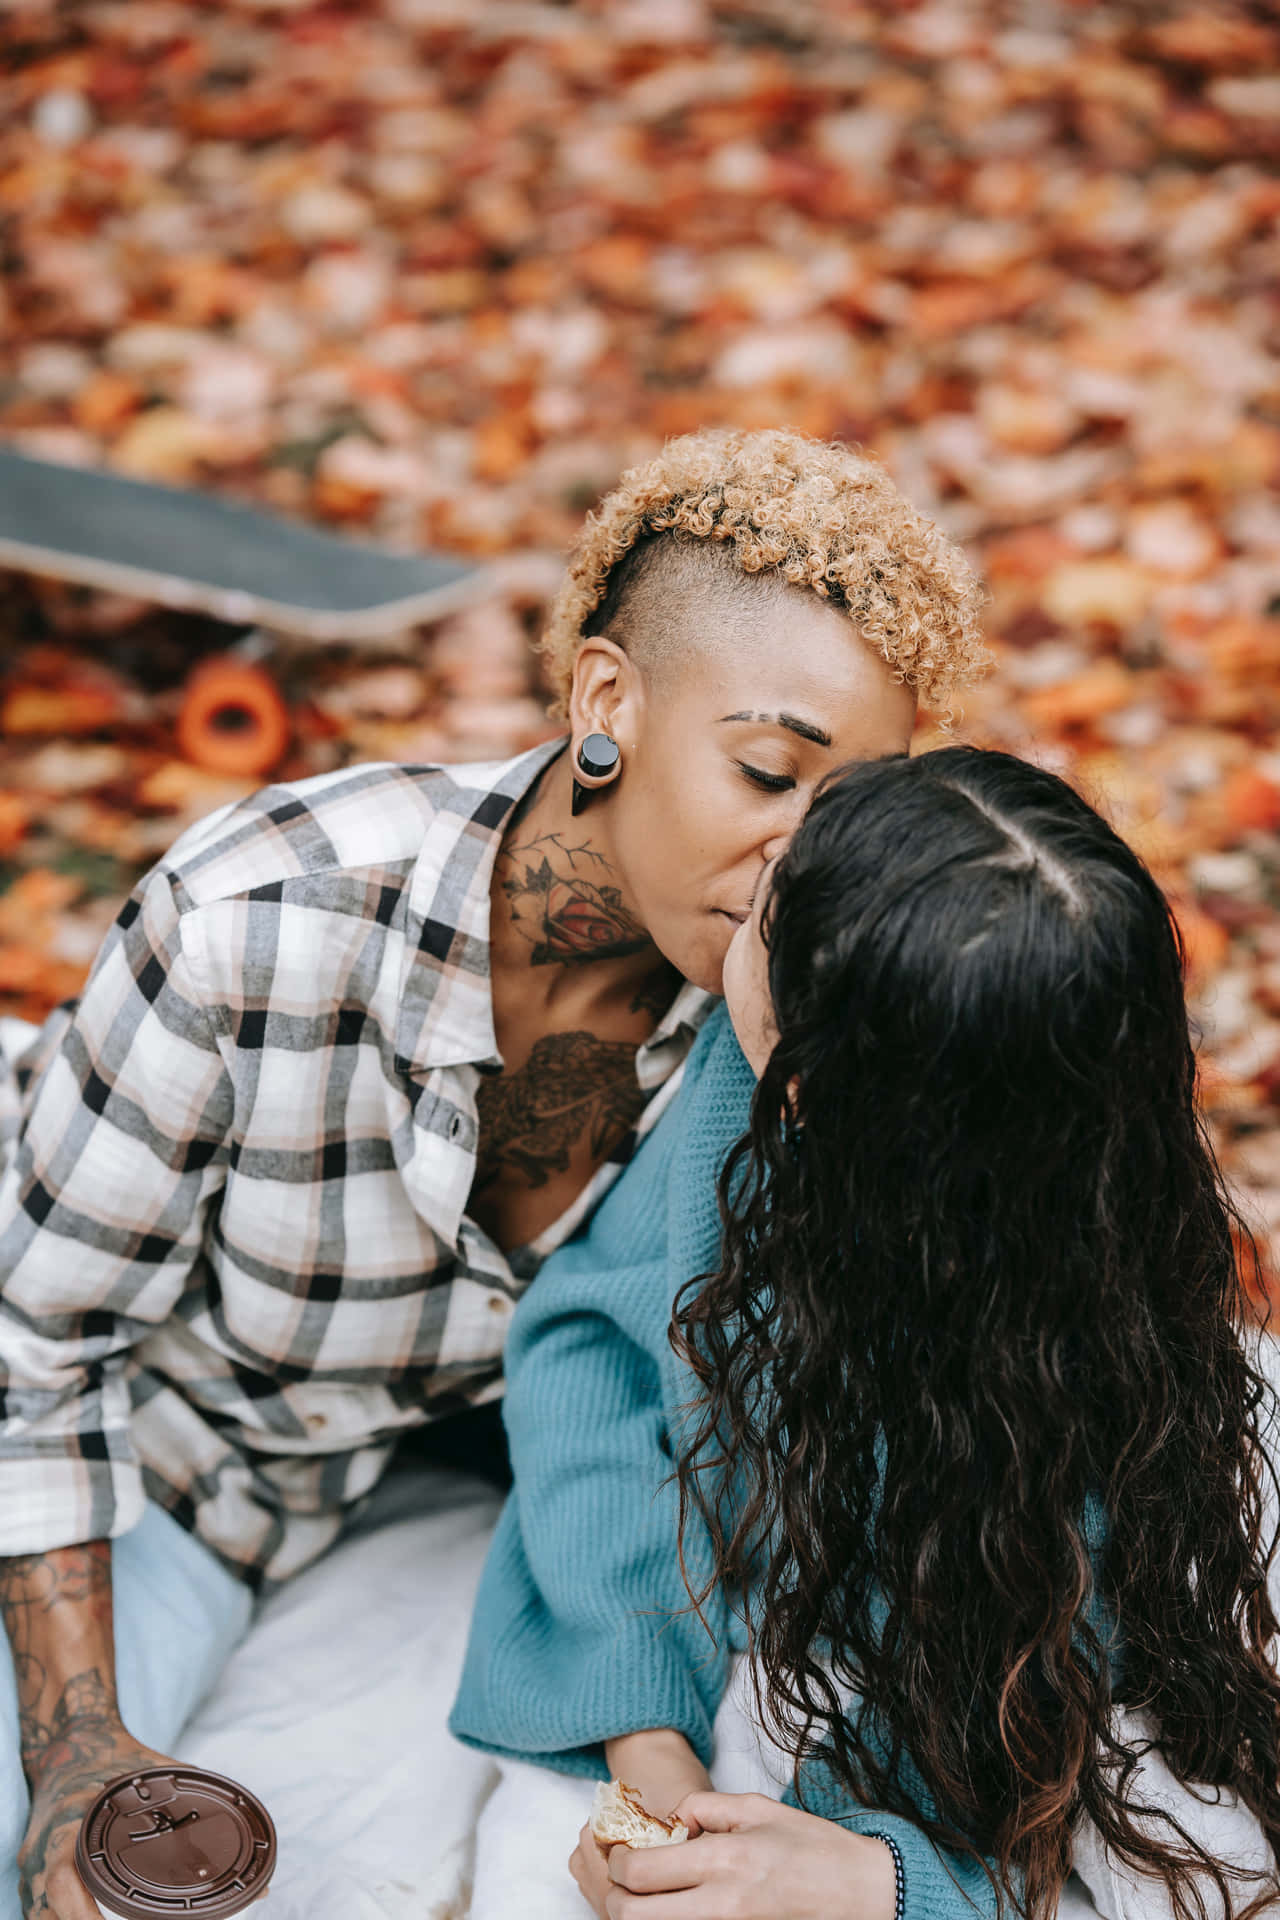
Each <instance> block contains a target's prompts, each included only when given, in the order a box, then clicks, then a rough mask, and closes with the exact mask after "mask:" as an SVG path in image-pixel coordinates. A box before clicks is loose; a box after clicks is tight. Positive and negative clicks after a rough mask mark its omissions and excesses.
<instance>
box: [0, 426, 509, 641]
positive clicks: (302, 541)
mask: <svg viewBox="0 0 1280 1920" xmlns="http://www.w3.org/2000/svg"><path fill="white" fill-rule="evenodd" d="M0 567H10V568H13V569H15V570H16V571H19V572H23V573H38V574H42V575H45V576H47V577H50V578H52V579H55V580H69V581H73V582H75V583H77V584H79V585H81V586H88V587H97V588H101V589H105V590H106V591H108V592H113V593H123V594H130V595H133V596H135V597H137V598H140V599H145V600H152V601H155V602H156V603H157V604H158V605H160V606H165V607H182V608H189V609H193V610H195V611H197V612H200V613H207V614H210V615H212V616H213V618H214V619H217V620H225V621H227V622H228V623H229V624H231V625H234V626H257V627H265V628H268V629H270V630H271V631H273V632H276V633H283V634H293V635H297V636H298V637H299V638H301V639H304V640H315V641H323V640H378V639H383V638H386V637H387V636H389V635H391V634H394V633H399V632H402V631H403V630H404V629H405V628H406V627H412V626H416V625H418V623H419V622H421V621H426V620H436V619H439V618H440V617H441V616H442V615H444V614H447V613H452V612H454V611H455V610H456V609H457V608H459V607H462V606H466V605H468V604H470V603H471V602H473V601H474V600H476V599H478V598H481V597H482V596H483V595H484V594H485V593H486V592H490V591H492V584H493V583H492V577H491V575H492V570H491V569H488V568H485V567H482V566H473V565H470V564H468V563H467V562H466V561H462V560H454V559H446V558H445V557H443V556H442V555H439V554H408V553H391V552H388V551H387V550H386V549H384V548H380V547H374V546H370V545H368V544H367V543H364V542H361V541H356V540H347V539H342V538H339V537H338V536H336V535H334V534H329V533H320V532H317V531H316V530H315V529H314V528H312V527H306V526H300V525H298V524H297V523H296V522H294V521H291V520H283V519H280V518H279V517H277V516H275V515H271V514H264V513H261V512H259V511H258V510H257V509H256V508H251V507H245V506H241V505H239V504H237V503H236V502H234V501H230V500H222V499H219V498H217V497H216V496H214V495H211V494H207V493H200V492H197V491H195V490H188V489H185V488H181V487H165V486H158V485H155V484H153V483H152V482H149V481H143V480H130V479H126V478H125V477H124V476H123V475H121V474H116V473H111V472H108V471H106V470H105V469H101V468H88V467H68V466H58V465H55V464H53V463H51V462H49V461H47V460H36V459H33V458H32V457H31V456H30V455H27V454H23V453H18V452H16V451H15V450H14V449H13V448H12V447H5V446H0Z"/></svg>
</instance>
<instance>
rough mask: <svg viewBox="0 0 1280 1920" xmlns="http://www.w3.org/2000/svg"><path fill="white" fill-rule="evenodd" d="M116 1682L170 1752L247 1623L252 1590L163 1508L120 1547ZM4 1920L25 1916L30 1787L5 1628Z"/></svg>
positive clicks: (128, 1705) (115, 1567)
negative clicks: (20, 1880) (21, 1888)
mask: <svg viewBox="0 0 1280 1920" xmlns="http://www.w3.org/2000/svg"><path fill="white" fill-rule="evenodd" d="M111 1558H112V1586H113V1590H114V1595H115V1631H116V1684H117V1687H118V1690H119V1695H120V1712H121V1717H122V1718H123V1720H124V1723H125V1725H126V1726H127V1727H128V1729H129V1731H130V1733H132V1734H133V1735H134V1736H135V1737H136V1738H137V1739H139V1740H141V1741H143V1742H144V1743H145V1744H146V1745H147V1746H149V1747H156V1748H158V1749H159V1751H160V1752H161V1753H170V1752H172V1751H173V1748H174V1745H175V1744H176V1742H177V1740H178V1736H179V1735H180V1734H181V1732H182V1729H183V1727H184V1726H185V1725H186V1723H187V1721H188V1720H189V1719H190V1718H191V1715H192V1714H193V1713H194V1712H195V1709H196V1708H197V1707H198V1706H199V1704H200V1702H201V1700H202V1699H203V1698H204V1696H205V1694H206V1693H208V1691H209V1689H210V1688H211V1687H212V1686H213V1684H214V1682H215V1681H216V1679H217V1678H218V1675H219V1674H220V1673H221V1671H222V1669H223V1666H224V1665H225V1664H226V1662H227V1660H228V1658H229V1657H230V1655H231V1653H232V1651H233V1649H234V1648H235V1646H236V1644H237V1642H238V1641H239V1640H240V1639H241V1638H242V1636H243V1635H244V1633H245V1631H246V1629H247V1628H248V1625H249V1621H250V1618H251V1617H252V1613H253V1596H252V1594H251V1593H250V1591H249V1589H248V1587H246V1586H245V1585H244V1583H243V1582H242V1581H240V1580H237V1579H236V1577H235V1575H234V1574H232V1573H228V1572H227V1569H226V1568H225V1567H224V1566H223V1565H222V1563H221V1561H220V1560H217V1559H215V1557H214V1555H213V1554H212V1553H210V1551H209V1549H208V1548H207V1547H206V1546H203V1545H202V1544H201V1542H200V1541H199V1540H197V1539H196V1537H195V1535H194V1534H190V1533H188V1532H187V1531H186V1529H185V1527H180V1526H179V1525H178V1523H177V1521H176V1520H173V1519H171V1518H170V1516H169V1515H168V1514H167V1513H166V1512H165V1511H164V1509H163V1508H162V1507H157V1506H154V1505H151V1504H148V1506H147V1508H146V1511H145V1512H144V1514H143V1516H142V1519H141V1520H140V1521H139V1522H138V1524H137V1526H136V1527H134V1528H132V1529H131V1531H130V1532H128V1533H126V1534H123V1535H122V1536H121V1537H120V1539H118V1540H117V1541H116V1542H115V1543H114V1548H113V1552H112V1557H111ZM0 1713H2V1714H3V1726H2V1727H0V1920H21V1915H22V1909H21V1907H20V1906H19V1904H18V1885H17V1874H18V1866H17V1860H18V1848H19V1847H20V1846H21V1844H22V1837H23V1834H24V1833H25V1832H26V1828H27V1804H28V1803H27V1783H26V1780H25V1779H24V1777H23V1773H22V1765H21V1761H20V1757H19V1744H18V1694H17V1687H16V1685H15V1681H14V1673H13V1660H12V1658H11V1657H10V1654H9V1648H8V1641H7V1639H6V1638H5V1635H4V1633H3V1632H2V1631H0Z"/></svg>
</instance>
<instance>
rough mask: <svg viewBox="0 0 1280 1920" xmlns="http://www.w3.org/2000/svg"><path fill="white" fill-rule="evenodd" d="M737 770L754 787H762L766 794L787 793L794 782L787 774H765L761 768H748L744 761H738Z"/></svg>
mask: <svg viewBox="0 0 1280 1920" xmlns="http://www.w3.org/2000/svg"><path fill="white" fill-rule="evenodd" d="M737 765H738V770H739V772H740V773H742V774H743V775H745V777H746V778H747V779H748V780H750V781H751V782H752V784H753V785H754V786H757V787H763V788H764V790H765V792H766V793H789V792H790V791H791V789H792V787H794V786H795V781H794V780H793V779H792V778H791V776H790V774H787V773H766V772H765V771H764V768H763V767H749V766H748V765H747V763H746V761H745V760H739V761H738V763H737Z"/></svg>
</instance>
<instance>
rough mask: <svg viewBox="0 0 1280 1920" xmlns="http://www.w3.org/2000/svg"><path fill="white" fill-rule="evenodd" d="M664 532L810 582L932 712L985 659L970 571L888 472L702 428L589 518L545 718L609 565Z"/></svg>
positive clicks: (626, 478)
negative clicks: (709, 543) (711, 545)
mask: <svg viewBox="0 0 1280 1920" xmlns="http://www.w3.org/2000/svg"><path fill="white" fill-rule="evenodd" d="M658 534H674V535H675V536H676V537H677V539H678V540H679V542H680V544H681V545H685V544H687V543H693V542H697V541H702V540H711V541H715V542H718V543H722V544H721V552H722V553H727V552H729V551H730V550H731V551H732V555H733V559H734V561H735V562H736V565H737V567H738V568H740V569H741V571H742V572H743V573H744V574H772V575H773V576H774V578H775V579H777V580H780V581H784V582H786V583H787V584H788V585H791V586H797V587H808V588H811V589H812V590H813V592H814V593H816V594H818V595H819V596H820V598H822V599H824V600H826V601H827V602H828V604H829V605H832V606H835V607H839V608H841V609H842V610H844V611H847V613H848V615H849V618H850V620H851V621H852V622H853V623H854V625H855V626H856V628H857V630H858V632H859V634H860V635H861V636H862V638H863V639H864V640H865V641H866V642H867V643H868V645H870V646H872V647H874V648H875V649H876V651H877V652H878V653H879V654H880V655H881V656H882V658H883V659H885V660H886V661H887V662H888V663H889V664H890V665H891V666H893V667H894V668H895V669H896V670H897V674H898V677H899V678H900V679H902V680H904V681H906V683H907V684H908V685H909V686H912V687H914V688H915V689H916V691H917V693H918V694H919V696H920V698H921V699H922V700H923V701H925V702H926V704H927V705H929V706H930V707H941V706H943V705H945V702H946V701H947V698H948V696H949V695H950V694H951V693H952V692H953V690H954V689H956V688H957V687H960V686H964V685H966V684H968V683H969V682H970V681H972V680H973V679H975V678H976V677H977V675H978V674H979V673H980V672H981V671H982V670H983V669H984V668H985V667H986V666H987V665H988V663H989V660H990V656H989V654H988V653H987V651H986V649H985V647H984V646H983V645H982V642H981V639H980V637H979V610H980V608H981V606H982V602H983V598H984V595H983V590H982V587H981V585H980V583H979V580H978V578H977V575H976V574H975V573H974V571H973V569H972V567H971V566H970V564H969V562H968V560H967V559H966V558H965V556H964V554H963V553H962V552H961V551H960V549H959V548H958V547H957V546H955V545H954V544H953V543H952V542H951V541H950V540H948V539H946V538H945V537H944V536H943V535H942V534H941V533H940V532H939V531H938V529H937V528H936V527H935V526H934V525H933V524H932V523H931V522H930V521H928V520H926V519H925V518H924V516H923V514H920V513H918V512H917V511H916V509H915V508H914V507H913V506H911V505H910V503H909V502H908V501H907V500H906V499H904V498H903V496H902V494H901V493H899V491H898V489H897V487H896V486H895V485H894V483H893V481H892V480H891V479H890V478H889V476H888V474H887V473H886V472H885V471H884V469H883V468H882V467H880V466H878V465H877V464H876V463H875V462H874V461H872V460H869V459H867V458H866V457H865V456H864V455H863V454H860V453H856V452H854V451H853V450H852V449H850V448H849V447H845V446H841V445H839V444H836V443H832V442H827V441H822V440H814V439H811V438H809V436H808V435H806V434H800V433H787V432H784V431H781V430H777V429H770V430H767V431H763V432H757V433H743V432H739V431H737V430H733V429H720V428H710V429H707V430H705V431H703V432H701V433H688V434H683V435H682V436H681V437H680V438H679V439H676V440H669V441H668V442H667V444H666V446H665V447H664V448H663V450H662V452H661V453H660V454H658V455H656V456H655V458H654V459H652V460H647V461H645V462H644V463H643V465H641V466H636V467H632V468H630V469H629V471H628V472H626V473H624V474H623V476H622V478H621V480H620V481H619V483H618V485H617V486H616V487H615V488H614V489H613V491H612V492H611V493H609V494H607V495H606V496H605V498H604V500H603V501H602V502H601V504H600V506H599V508H598V509H597V510H596V511H595V512H594V513H592V514H589V515H588V517H587V524H586V526H585V528H584V530H583V533H582V536H581V538H580V539H579V542H578V545H577V547H576V548H575V549H574V552H573V554H572V555H571V557H570V560H569V566H568V571H567V573H566V575H565V578H564V580H563V582H562V583H561V586H560V589H559V592H558V593H557V595H556V598H555V600H554V601H553V602H552V605H551V609H550V613H549V615H548V618H547V625H546V628H545V630H544V633H543V636H542V639H541V640H540V641H539V643H538V650H539V652H540V653H542V654H543V655H544V656H545V659H546V663H547V677H548V679H549V681H550V683H551V688H552V691H553V694H554V696H555V699H554V704H553V706H552V708H551V711H552V713H553V714H555V715H557V716H560V717H563V716H564V714H565V713H566V711H567V700H568V695H569V689H570V685H571V683H572V679H573V666H574V662H575V660H576V659H577V657H578V652H579V649H580V648H581V646H582V643H583V640H584V639H585V638H586V637H587V635H588V633H589V632H591V631H594V630H597V627H596V625H595V623H593V622H592V615H593V614H595V613H596V612H597V609H599V608H600V607H601V606H602V604H603V603H604V602H605V600H606V596H607V595H609V594H610V587H611V576H613V575H614V570H615V568H617V567H618V565H619V563H620V562H621V561H623V560H624V559H625V558H626V556H627V555H628V554H630V553H631V552H632V551H633V549H635V548H636V546H637V543H641V542H643V543H644V544H646V545H648V544H651V540H650V537H651V536H653V535H658Z"/></svg>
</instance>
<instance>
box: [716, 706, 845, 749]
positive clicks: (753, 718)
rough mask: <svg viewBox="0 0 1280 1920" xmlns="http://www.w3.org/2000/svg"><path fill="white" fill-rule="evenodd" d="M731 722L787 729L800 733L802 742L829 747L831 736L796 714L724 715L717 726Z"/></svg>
mask: <svg viewBox="0 0 1280 1920" xmlns="http://www.w3.org/2000/svg"><path fill="white" fill-rule="evenodd" d="M730 720H746V721H749V722H750V723H751V724H752V725H753V726H757V727H786V728H787V729H788V731H789V732H791V733H798V734H799V735H800V738H801V739H802V740H812V741H813V742H814V744H815V745H816V746H819V747H829V746H830V745H831V735H830V734H829V733H827V732H825V731H824V729H823V728H822V727H815V726H814V725H813V723H812V721H809V720H799V719H797V718H796V716H795V714H794V713H724V714H721V716H720V718H719V720H717V722H716V725H717V726H718V727H723V726H726V725H727V724H728V723H729V721H730Z"/></svg>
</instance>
